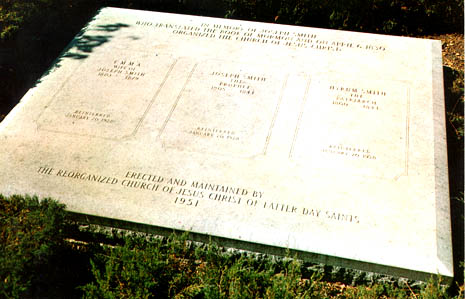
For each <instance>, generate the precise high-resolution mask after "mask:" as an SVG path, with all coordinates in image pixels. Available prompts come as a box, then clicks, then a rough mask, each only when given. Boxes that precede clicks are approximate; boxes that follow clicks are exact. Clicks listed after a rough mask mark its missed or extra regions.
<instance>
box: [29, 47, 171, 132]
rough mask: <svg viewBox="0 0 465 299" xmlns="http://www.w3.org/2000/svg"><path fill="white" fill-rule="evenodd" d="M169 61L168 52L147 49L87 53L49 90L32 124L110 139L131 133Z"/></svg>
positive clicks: (159, 84)
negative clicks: (57, 86) (47, 100)
mask: <svg viewBox="0 0 465 299" xmlns="http://www.w3.org/2000/svg"><path fill="white" fill-rule="evenodd" d="M174 62H175V60H174V59H173V58H171V57H170V56H164V55H157V54H153V53H140V52H134V53H131V52H127V51H121V53H118V51H113V52H112V53H111V54H110V53H103V54H93V55H91V56H90V57H88V58H86V59H85V60H83V62H82V64H81V65H80V66H79V67H78V68H77V69H76V71H75V72H74V73H73V74H72V75H71V77H70V79H68V81H66V82H65V84H64V85H63V86H62V88H61V89H60V90H58V92H57V93H56V94H55V95H54V97H53V98H52V100H51V102H50V104H49V105H48V107H47V108H46V109H45V110H44V112H43V113H42V115H41V116H40V118H39V120H38V127H39V129H40V130H48V131H55V132H61V133H66V134H77V135H87V136H94V137H102V138H110V139H119V138H123V137H128V136H131V135H133V134H135V132H136V130H137V128H138V126H139V125H140V123H141V122H142V121H143V119H144V116H145V114H146V112H147V110H148V109H149V108H150V106H151V104H152V103H153V101H154V100H155V96H156V94H157V91H158V90H160V89H161V88H162V85H163V83H164V81H165V80H166V78H167V76H168V74H169V72H170V70H171V69H172V67H173V65H174ZM128 111H130V113H128Z"/></svg>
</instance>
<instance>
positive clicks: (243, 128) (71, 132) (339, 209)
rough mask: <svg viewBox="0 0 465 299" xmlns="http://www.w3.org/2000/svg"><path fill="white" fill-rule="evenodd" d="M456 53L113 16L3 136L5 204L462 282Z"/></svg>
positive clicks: (170, 18) (83, 41) (105, 17)
mask: <svg viewBox="0 0 465 299" xmlns="http://www.w3.org/2000/svg"><path fill="white" fill-rule="evenodd" d="M445 140H446V138H445V112H444V98H443V79H442V61H441V43H440V42H439V41H432V40H423V39H413V38H404V37H394V36H383V35H374V34H365V33H355V32H343V31H335V30H325V29H315V28H303V27H296V26H285V25H276V24H263V23H254V22H245V21H236V20H227V19H215V18H207V17H198V16H187V15H176V14H167V13H156V12H146V11H136V10H126V9H116V8H105V9H102V10H101V11H100V12H99V13H98V14H97V16H96V17H95V18H94V19H93V20H91V21H90V22H89V24H88V25H87V26H86V27H85V28H84V29H83V31H82V32H81V33H80V34H79V35H78V36H77V37H76V38H75V39H74V40H73V41H72V42H71V44H70V45H69V47H68V48H67V49H66V50H65V51H64V52H63V54H62V55H61V56H60V57H59V58H58V59H57V61H56V62H55V63H54V65H53V66H52V67H51V68H50V69H49V71H48V72H47V73H46V74H45V75H44V76H43V77H42V78H41V79H40V80H39V81H38V82H37V84H36V85H35V86H34V87H33V88H31V89H30V91H29V92H28V93H27V94H26V95H25V96H24V98H23V99H22V100H21V102H20V103H19V104H18V105H17V106H16V107H15V108H14V109H13V111H12V112H11V113H10V114H9V115H8V116H7V117H6V118H5V120H4V121H3V122H2V123H0V153H1V154H0V178H1V179H0V192H2V193H3V194H5V195H10V194H26V193H27V194H31V195H33V194H35V195H38V196H41V197H52V198H55V199H57V200H59V201H60V202H62V203H64V204H66V206H67V209H68V210H70V211H72V212H76V213H79V214H83V215H90V216H96V217H100V218H101V219H112V221H120V222H121V223H126V224H129V223H133V224H137V225H139V226H143V227H146V228H147V229H152V230H153V231H157V230H159V231H163V230H164V231H169V230H181V231H189V232H192V234H193V235H194V236H214V237H218V238H219V240H222V241H223V242H224V243H225V244H227V245H228V246H234V247H237V248H246V249H252V250H256V251H265V252H272V253H276V252H278V253H279V252H284V251H285V249H286V248H289V249H291V250H293V252H296V253H298V254H299V255H300V256H301V257H303V258H307V259H311V260H313V261H319V262H324V263H328V264H335V265H342V266H346V267H353V268H359V269H364V270H369V271H375V272H382V273H390V274H394V275H399V276H407V277H412V278H417V279H426V278H428V277H429V276H430V275H431V274H433V275H434V274H440V275H441V276H443V277H452V276H453V269H452V245H451V231H450V230H451V229H450V211H449V195H448V176H447V159H446V141H445Z"/></svg>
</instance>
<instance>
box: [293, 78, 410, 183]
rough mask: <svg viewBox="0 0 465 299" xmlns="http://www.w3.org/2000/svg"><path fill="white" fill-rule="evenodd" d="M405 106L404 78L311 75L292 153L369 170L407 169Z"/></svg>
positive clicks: (390, 174)
mask: <svg viewBox="0 0 465 299" xmlns="http://www.w3.org/2000/svg"><path fill="white" fill-rule="evenodd" d="M408 111H409V94H408V88H407V86H406V85H405V84H403V83H402V82H395V81H391V82H383V81H376V80H359V81H352V80H347V79H341V80H337V79H336V80H334V79H333V80H324V79H320V80H314V82H312V84H311V85H310V89H309V93H308V96H307V98H305V99H304V101H303V102H302V106H301V116H300V119H299V121H298V125H297V127H296V130H295V138H294V143H293V145H292V149H291V152H290V158H291V159H294V160H296V161H298V162H299V163H305V164H308V165H310V166H311V165H314V164H318V165H325V166H326V167H328V168H332V167H334V168H337V169H340V171H341V172H351V173H355V174H361V175H367V176H375V177H384V178H391V179H393V178H396V177H398V176H400V175H405V174H406V173H407V171H408V155H407V154H408V148H407V146H408V126H409V115H408V114H409V112H408ZM321 160H324V161H325V163H322V162H321ZM313 161H318V163H313Z"/></svg>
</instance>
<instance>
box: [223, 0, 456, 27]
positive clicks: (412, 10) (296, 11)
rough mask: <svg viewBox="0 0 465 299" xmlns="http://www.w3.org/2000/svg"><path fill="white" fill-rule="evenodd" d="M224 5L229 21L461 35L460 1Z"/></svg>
mask: <svg viewBox="0 0 465 299" xmlns="http://www.w3.org/2000/svg"><path fill="white" fill-rule="evenodd" d="M224 1H225V2H226V4H227V6H228V13H227V14H226V16H227V17H233V18H241V19H254V20H258V21H266V22H278V23H285V24H296V25H305V26H313V27H324V28H334V29H345V30H355V31H364V32H382V33H395V34H419V33H422V34H425V33H430V32H435V33H438V32H463V1H460V0H394V1H391V0H345V1H341V0H327V1H321V0H262V1H260V0H224Z"/></svg>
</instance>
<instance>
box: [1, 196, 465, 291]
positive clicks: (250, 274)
mask: <svg viewBox="0 0 465 299" xmlns="http://www.w3.org/2000/svg"><path fill="white" fill-rule="evenodd" d="M0 265H1V267H0V281H2V282H3V283H2V284H0V297H2V298H43V297H47V298H415V299H420V298H456V299H458V298H461V296H463V291H464V289H463V288H464V287H463V285H461V286H459V287H457V286H452V287H449V288H447V287H446V286H444V285H441V284H440V281H437V280H436V281H434V280H431V281H430V282H428V283H425V284H420V285H416V286H414V285H413V284H412V285H410V284H411V282H410V283H409V282H408V281H404V282H403V283H400V282H399V281H391V282H386V283H380V282H373V281H371V282H370V281H368V280H363V279H358V280H353V282H352V283H347V284H346V283H343V282H341V281H343V280H341V279H339V281H337V277H335V276H334V275H332V274H331V267H329V266H325V267H324V268H323V271H316V270H315V269H314V268H313V267H312V264H308V263H304V262H302V261H300V260H297V259H293V258H289V257H286V258H277V257H273V256H267V255H257V254H250V253H245V252H239V251H228V250H225V249H224V248H221V247H218V246H217V245H215V244H212V243H211V244H200V243H193V242H189V241H188V240H187V239H186V236H185V235H182V236H179V235H178V236H177V235H172V236H170V237H167V238H161V237H155V236H150V235H145V234H136V233H123V232H117V231H111V232H109V231H102V230H97V229H95V228H94V229H91V228H89V227H88V226H85V227H84V228H83V227H82V224H81V225H80V224H78V223H75V222H73V221H71V220H70V219H69V217H67V214H66V212H65V210H64V206H63V205H60V204H58V203H57V202H55V201H53V200H50V199H44V200H39V199H38V198H37V197H21V196H12V197H4V196H1V195H0ZM346 280H347V277H346Z"/></svg>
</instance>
